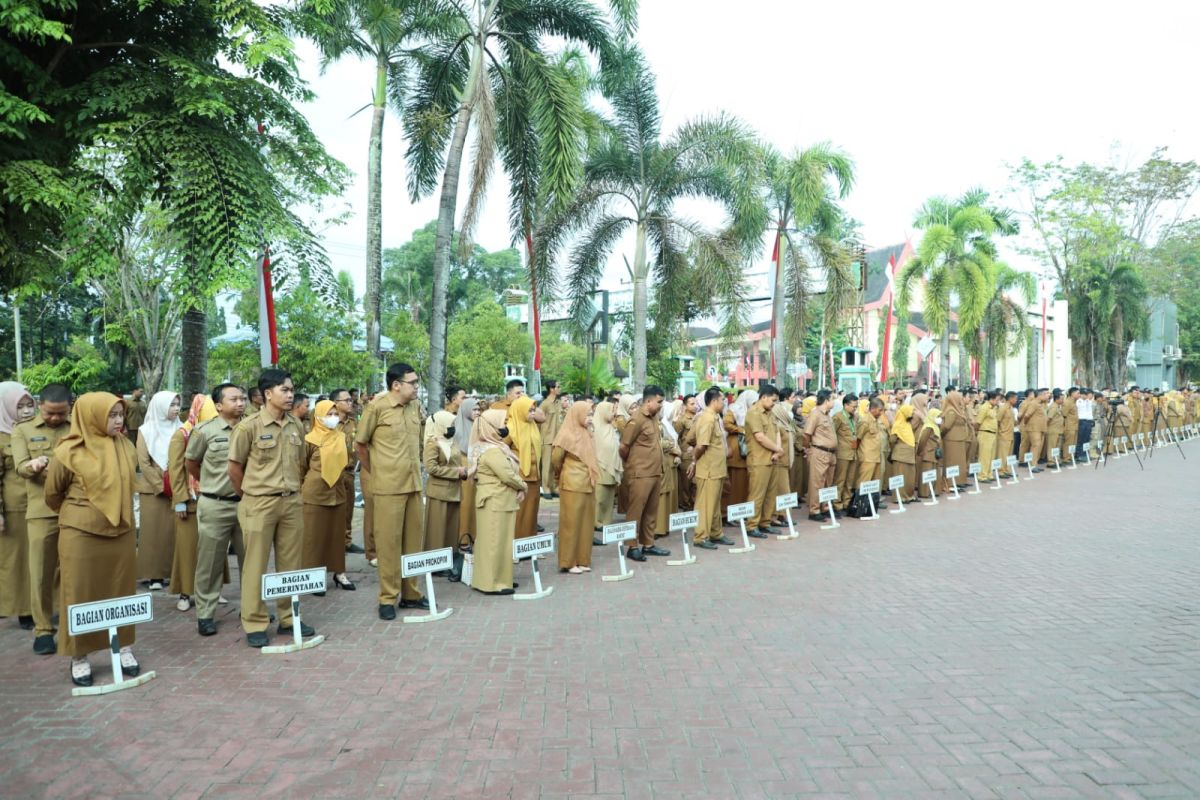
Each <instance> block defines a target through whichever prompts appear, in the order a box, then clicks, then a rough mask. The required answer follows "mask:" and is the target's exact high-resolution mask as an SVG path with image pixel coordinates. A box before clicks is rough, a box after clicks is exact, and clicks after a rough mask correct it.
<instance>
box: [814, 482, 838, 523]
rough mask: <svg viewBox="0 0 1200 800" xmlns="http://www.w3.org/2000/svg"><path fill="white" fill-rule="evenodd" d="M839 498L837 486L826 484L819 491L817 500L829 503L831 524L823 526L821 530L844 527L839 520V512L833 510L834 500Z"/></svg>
mask: <svg viewBox="0 0 1200 800" xmlns="http://www.w3.org/2000/svg"><path fill="white" fill-rule="evenodd" d="M837 499H838V490H837V487H836V486H826V487H825V488H824V489H821V490H820V491H819V492H817V502H818V503H828V504H829V524H828V525H822V526H821V530H823V531H828V530H833V529H834V528H840V527H842V525H841V523H839V522H838V518H837V513H835V512H834V510H833V501H834V500H837Z"/></svg>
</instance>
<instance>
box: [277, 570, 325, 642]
mask: <svg viewBox="0 0 1200 800" xmlns="http://www.w3.org/2000/svg"><path fill="white" fill-rule="evenodd" d="M288 586H291V587H292V588H293V589H294V590H295V591H293V592H292V593H291V597H292V643H291V644H272V645H267V646H266V647H263V648H261V649H262V652H263V653H267V654H276V653H295V652H298V651H300V650H308V649H309V648H312V647H316V646H318V645H319V644H321V642H323V641H325V637H324V636H322V635H320V634H318V635H316V636H313V637H312V638H311V639H309V640H308V641H305V640H304V634H303V633H302V632H301V630H300V629H301V628H302V627H303V625H302V619H301V616H300V596H301V595H305V594H313V593H314V592H323V591H325V568H324V567H321V568H319V569H301V570H291V571H288V572H273V573H267V574H265V575H263V576H262V586H261V588H262V592H261V595H262V599H263V600H278V599H279V596H280V595H282V594H284V592H283V591H279V590H280V589H284V588H287V587H288ZM272 587H276V591H274V592H272V591H270V589H271V588H272Z"/></svg>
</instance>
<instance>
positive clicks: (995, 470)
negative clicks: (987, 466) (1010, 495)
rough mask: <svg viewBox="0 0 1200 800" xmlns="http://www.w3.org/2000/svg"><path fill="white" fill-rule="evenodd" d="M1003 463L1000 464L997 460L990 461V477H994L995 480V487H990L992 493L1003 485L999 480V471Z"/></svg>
mask: <svg viewBox="0 0 1200 800" xmlns="http://www.w3.org/2000/svg"><path fill="white" fill-rule="evenodd" d="M1003 463H1004V462H1002V461H1001V460H1000V459H998V458H993V459H992V477H994V478H995V479H996V485H995V486H993V487H992V491H993V492H994V491H996V490H997V489H1000V488H1002V487H1003V486H1004V484H1003V483H1002V482H1001V480H1000V469H1001V467H1002V466H1003Z"/></svg>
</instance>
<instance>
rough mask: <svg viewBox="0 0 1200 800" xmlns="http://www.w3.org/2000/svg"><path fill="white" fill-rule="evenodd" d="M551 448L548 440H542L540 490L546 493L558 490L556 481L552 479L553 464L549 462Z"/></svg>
mask: <svg viewBox="0 0 1200 800" xmlns="http://www.w3.org/2000/svg"><path fill="white" fill-rule="evenodd" d="M553 449H554V447H553V446H552V445H551V444H549V443H548V442H542V491H543V492H545V493H546V494H554V493H555V492H557V491H558V483H556V482H555V480H554V465H553V464H551V463H550V451H551V450H553Z"/></svg>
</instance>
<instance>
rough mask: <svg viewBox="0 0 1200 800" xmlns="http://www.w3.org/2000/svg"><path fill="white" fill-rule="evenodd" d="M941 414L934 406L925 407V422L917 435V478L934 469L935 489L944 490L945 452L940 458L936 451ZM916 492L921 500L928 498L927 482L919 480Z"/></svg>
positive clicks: (938, 447) (940, 432) (940, 445)
mask: <svg viewBox="0 0 1200 800" xmlns="http://www.w3.org/2000/svg"><path fill="white" fill-rule="evenodd" d="M941 416H942V412H941V411H940V410H938V409H936V408H929V409H926V411H925V424H924V425H922V426H921V432H920V434H919V435H918V436H917V469H918V472H917V480H921V476H922V475H924V474H925V473H926V472H928V471H929V470H931V469H932V470H936V471H937V478H936V479H935V480H934V482H933V485H934V490H935V491H945V489H944V487H943V484H942V480H943V477H942V464H943V459H944V458H945V453H944V452H943V453H942V458H938V452H937V451H938V450H940V449H941V448H942V429H941ZM917 494H918V496H920V498H921V499H922V500H927V499H929V496H930V494H929V484H928V483H926V482H924V481H921V485H920V487H919V489H918V491H917Z"/></svg>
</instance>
